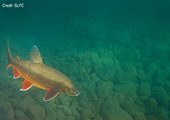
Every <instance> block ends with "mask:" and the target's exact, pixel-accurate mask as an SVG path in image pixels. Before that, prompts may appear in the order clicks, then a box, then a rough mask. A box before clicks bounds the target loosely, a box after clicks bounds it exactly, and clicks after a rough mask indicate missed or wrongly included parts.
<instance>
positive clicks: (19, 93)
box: [12, 90, 21, 102]
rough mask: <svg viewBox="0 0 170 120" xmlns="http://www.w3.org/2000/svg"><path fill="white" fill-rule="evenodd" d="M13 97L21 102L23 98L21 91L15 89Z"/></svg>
mask: <svg viewBox="0 0 170 120" xmlns="http://www.w3.org/2000/svg"><path fill="white" fill-rule="evenodd" d="M12 98H14V99H15V100H16V101H18V102H19V101H20V100H21V92H20V91H19V90H16V91H14V93H13V95H12Z"/></svg>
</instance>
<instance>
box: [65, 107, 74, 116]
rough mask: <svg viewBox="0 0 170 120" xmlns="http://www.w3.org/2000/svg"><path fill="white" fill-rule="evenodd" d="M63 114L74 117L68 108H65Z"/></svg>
mask: <svg viewBox="0 0 170 120" xmlns="http://www.w3.org/2000/svg"><path fill="white" fill-rule="evenodd" d="M62 110H63V112H64V114H65V115H66V116H72V114H73V113H72V111H71V110H70V109H69V108H68V107H63V109H62Z"/></svg>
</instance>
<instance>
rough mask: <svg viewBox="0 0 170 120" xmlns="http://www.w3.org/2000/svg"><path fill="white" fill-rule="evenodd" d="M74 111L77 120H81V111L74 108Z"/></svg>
mask: <svg viewBox="0 0 170 120" xmlns="http://www.w3.org/2000/svg"><path fill="white" fill-rule="evenodd" d="M72 112H73V115H74V116H75V118H76V119H77V120H79V119H80V117H81V116H80V113H78V112H77V110H75V109H73V110H72Z"/></svg>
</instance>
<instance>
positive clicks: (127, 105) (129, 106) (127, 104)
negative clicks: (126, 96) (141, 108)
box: [122, 100, 135, 116]
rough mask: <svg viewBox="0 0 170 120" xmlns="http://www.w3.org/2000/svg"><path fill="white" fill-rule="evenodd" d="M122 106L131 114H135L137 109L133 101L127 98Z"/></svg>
mask: <svg viewBox="0 0 170 120" xmlns="http://www.w3.org/2000/svg"><path fill="white" fill-rule="evenodd" d="M122 108H123V109H124V110H125V111H126V112H128V113H129V114H130V115H131V116H133V115H134V114H135V109H134V106H133V105H132V103H131V102H130V101H129V100H125V102H124V103H123V104H122Z"/></svg>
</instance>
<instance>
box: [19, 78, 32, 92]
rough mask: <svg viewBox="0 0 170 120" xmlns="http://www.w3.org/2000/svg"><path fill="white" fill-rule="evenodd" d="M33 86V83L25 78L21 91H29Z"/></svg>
mask: <svg viewBox="0 0 170 120" xmlns="http://www.w3.org/2000/svg"><path fill="white" fill-rule="evenodd" d="M31 87H32V84H31V83H30V82H29V81H28V80H24V82H23V86H22V88H21V89H20V91H27V90H28V89H30V88H31Z"/></svg>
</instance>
